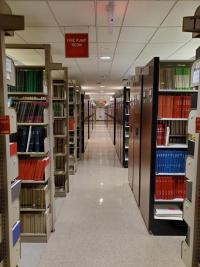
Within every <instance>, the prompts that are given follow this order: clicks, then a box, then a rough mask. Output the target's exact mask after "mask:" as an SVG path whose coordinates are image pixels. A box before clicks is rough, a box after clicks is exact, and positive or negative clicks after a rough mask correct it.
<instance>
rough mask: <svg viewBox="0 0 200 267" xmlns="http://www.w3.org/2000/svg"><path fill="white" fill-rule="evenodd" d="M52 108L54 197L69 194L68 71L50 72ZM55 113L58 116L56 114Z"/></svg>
mask: <svg viewBox="0 0 200 267" xmlns="http://www.w3.org/2000/svg"><path fill="white" fill-rule="evenodd" d="M52 77H53V99H52V101H53V108H54V179H55V197H65V196H66V194H67V193H68V192H69V174H68V165H69V164H68V161H69V145H68V144H69V141H68V137H69V134H68V124H69V122H68V70H67V68H62V67H61V68H60V69H57V70H55V71H52ZM57 112H58V113H59V114H57Z"/></svg>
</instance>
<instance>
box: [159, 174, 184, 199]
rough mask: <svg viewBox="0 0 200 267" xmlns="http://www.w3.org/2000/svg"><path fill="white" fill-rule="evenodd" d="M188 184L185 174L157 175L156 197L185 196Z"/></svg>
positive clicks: (174, 197)
mask: <svg viewBox="0 0 200 267" xmlns="http://www.w3.org/2000/svg"><path fill="white" fill-rule="evenodd" d="M185 192H186V184H185V177H184V176H157V177H156V187H155V199H163V200H165V199H169V200H170V199H171V200H172V199H176V198H185Z"/></svg>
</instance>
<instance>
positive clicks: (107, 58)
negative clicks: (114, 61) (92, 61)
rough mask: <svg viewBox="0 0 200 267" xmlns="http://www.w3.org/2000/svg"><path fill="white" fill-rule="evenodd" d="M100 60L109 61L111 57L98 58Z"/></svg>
mask: <svg viewBox="0 0 200 267" xmlns="http://www.w3.org/2000/svg"><path fill="white" fill-rule="evenodd" d="M100 59H102V60H109V59H111V57H109V56H102V57H100Z"/></svg>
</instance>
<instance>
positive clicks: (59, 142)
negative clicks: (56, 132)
mask: <svg viewBox="0 0 200 267" xmlns="http://www.w3.org/2000/svg"><path fill="white" fill-rule="evenodd" d="M54 153H65V140H64V139H63V138H56V139H55V144H54Z"/></svg>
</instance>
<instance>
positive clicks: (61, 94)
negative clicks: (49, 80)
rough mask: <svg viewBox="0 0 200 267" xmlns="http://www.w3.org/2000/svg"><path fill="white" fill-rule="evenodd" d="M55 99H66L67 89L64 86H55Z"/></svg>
mask: <svg viewBox="0 0 200 267" xmlns="http://www.w3.org/2000/svg"><path fill="white" fill-rule="evenodd" d="M53 98H59V99H60V98H62V99H64V98H65V89H64V87H63V85H62V84H60V85H59V84H56V85H55V84H54V85H53Z"/></svg>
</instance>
